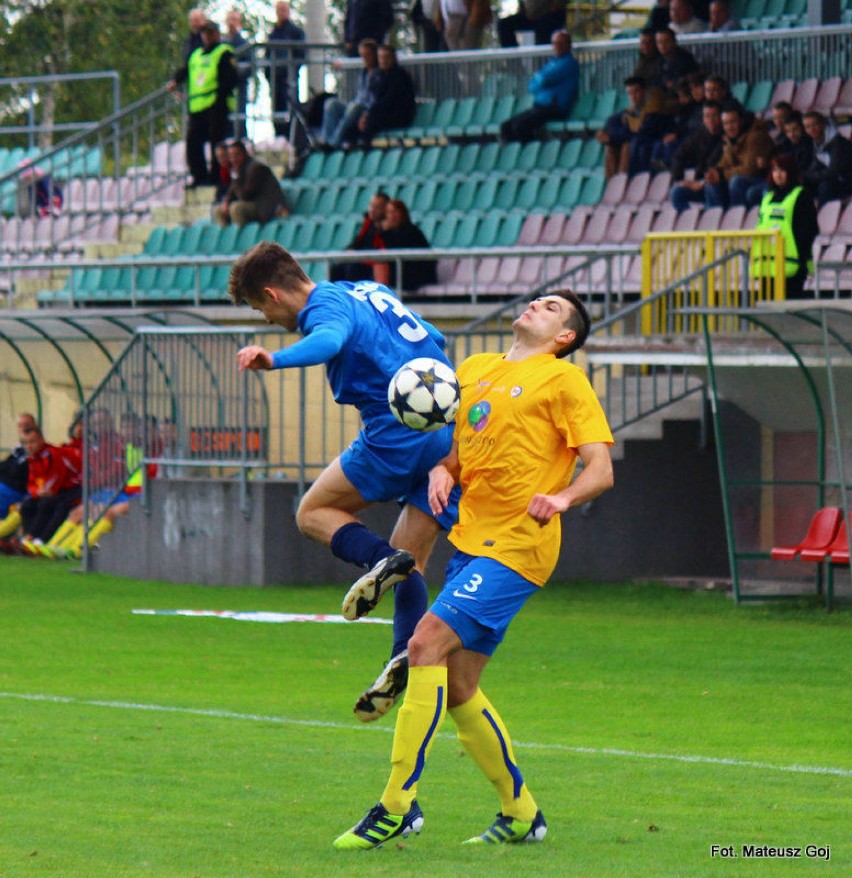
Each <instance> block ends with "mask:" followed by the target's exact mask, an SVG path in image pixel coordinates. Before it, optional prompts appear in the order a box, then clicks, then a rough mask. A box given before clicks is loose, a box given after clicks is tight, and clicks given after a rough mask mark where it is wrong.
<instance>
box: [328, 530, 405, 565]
mask: <svg viewBox="0 0 852 878" xmlns="http://www.w3.org/2000/svg"><path fill="white" fill-rule="evenodd" d="M330 548H331V553H332V554H333V555H334V556H335V557H336V558H340V560H341V561H348V562H349V563H350V564H357V565H358V566H359V567H363V568H364V569H365V570H369V569H370V568H372V567H375V566H376V564H378V563H379V561H381V560H382V558H387V556H388V555H392V554H393V551H394V550H393V549H392V548H391V545H390V543H389V542H388V541H387V540H384V539H382V538H381V537H380V536H378V535H377V534H374V533H373V532H372V531H371V530H369V529H368V528H367V527H365V526H364V525H363V524H361V522H360V521H352V522H350V523H349V524H344V525H343V527H341V528H339V529H338V530H336V531H335V532H334V536H332V538H331V546H330Z"/></svg>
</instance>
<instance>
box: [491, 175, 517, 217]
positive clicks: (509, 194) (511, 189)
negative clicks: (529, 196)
mask: <svg viewBox="0 0 852 878" xmlns="http://www.w3.org/2000/svg"><path fill="white" fill-rule="evenodd" d="M517 198H518V178H517V177H515V176H512V177H506V178H505V179H503V180H501V181H500V184H499V185H498V187H497V193H496V195H495V196H494V204H493V205H492V206H493V207H494V208H497V209H499V210H511V209H512V208H513V207H514V206H515V204H516V202H517Z"/></svg>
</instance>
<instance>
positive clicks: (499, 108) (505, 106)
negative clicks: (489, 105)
mask: <svg viewBox="0 0 852 878" xmlns="http://www.w3.org/2000/svg"><path fill="white" fill-rule="evenodd" d="M515 101H516V98H515V96H514V95H513V94H507V95H503V96H502V97H498V98H497V100H496V101H495V102H494V112H493V113H492V115H491V121H490V122H489V123H488V124H487V125H486V126H485V133H486V134H499V133H500V125H501V124H502V123H503V122H505V121H506V120H507V119H508V118H509V117H510V116H512V115H514V113H515Z"/></svg>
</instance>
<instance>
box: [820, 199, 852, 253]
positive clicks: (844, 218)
mask: <svg viewBox="0 0 852 878" xmlns="http://www.w3.org/2000/svg"><path fill="white" fill-rule="evenodd" d="M831 203H832V202H829V204H831ZM818 216H819V214H817V217H818ZM833 234H834V237H835V238H839V239H840V240H841V241H845V242H846V243H849V244H852V201H850V202H849V204H847V205H846V207H844V208H843V213H841V214H840V219H838V221H837V227H836V228H835V230H834V233H833Z"/></svg>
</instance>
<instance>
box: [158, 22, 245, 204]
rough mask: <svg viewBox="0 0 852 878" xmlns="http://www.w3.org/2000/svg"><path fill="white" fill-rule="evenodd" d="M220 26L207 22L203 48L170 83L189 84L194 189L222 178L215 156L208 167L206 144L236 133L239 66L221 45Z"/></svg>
mask: <svg viewBox="0 0 852 878" xmlns="http://www.w3.org/2000/svg"><path fill="white" fill-rule="evenodd" d="M221 39H222V37H221V34H220V33H219V26H218V25H217V24H214V23H213V22H212V21H208V22H207V23H206V24H205V25H204V27H203V29H202V31H201V40H202V43H203V45H202V47H201V48H200V49H196V50H195V51H194V52H193V53H192V54H191V55H190V56H189V60H188V61H187V62H186V66H184V67H181V68H180V70H178V71H177V72H176V73H175V75H174V78H173V79H172V80H171V81H170V82H169V85H168V87H169V89H171V90H175V89H176V88H178V87H179V86H181V85H182V84H183V83H186V93H187V95H186V96H187V109H188V110H189V123H188V125H187V130H186V164H187V166H188V168H189V173H190V174H191V175H192V183H191V187H195V186H209V185H214V183H215V181H217V180H218V179H219V163H218V161H217V160H216V156H215V154H214V155H212V156H211V165H210V166H209V167H208V164H207V156H206V155H205V151H204V145H205V144H206V143H209V144H211V147H212V145H213V144H215V143H218V142H219V141H221V140H225V139H227V137H228V136H229V135H230V134H231V133H233V132H232V131H231V129H230V119H229V114H230V113H233V112H234V111H235V110H236V106H237V103H236V100H237V99H236V92H235V89H236V87H237V79H238V76H237V65H236V61H235V60H234V50H233V48H232V47H231V45H230V44H229V43H223V42H221Z"/></svg>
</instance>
